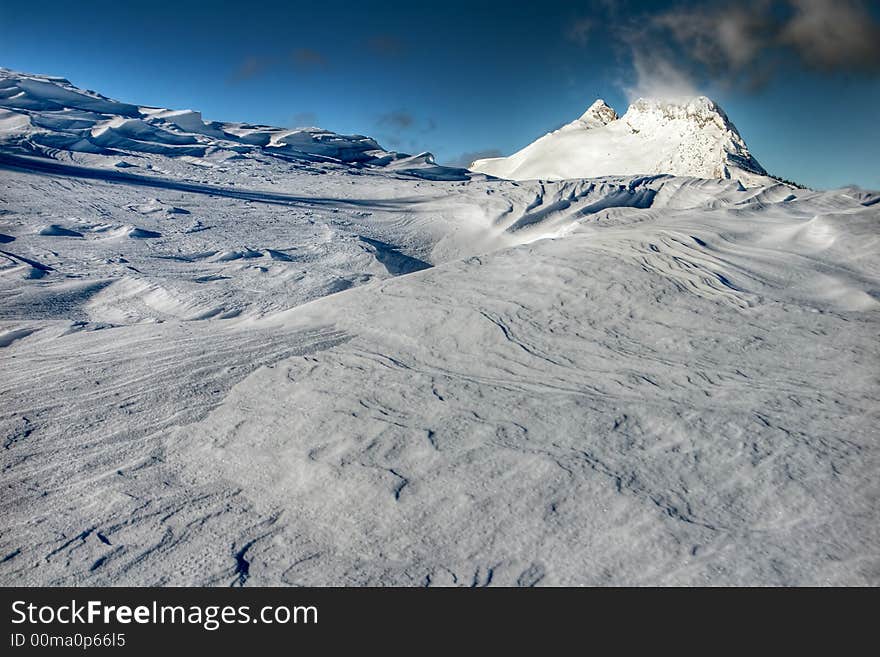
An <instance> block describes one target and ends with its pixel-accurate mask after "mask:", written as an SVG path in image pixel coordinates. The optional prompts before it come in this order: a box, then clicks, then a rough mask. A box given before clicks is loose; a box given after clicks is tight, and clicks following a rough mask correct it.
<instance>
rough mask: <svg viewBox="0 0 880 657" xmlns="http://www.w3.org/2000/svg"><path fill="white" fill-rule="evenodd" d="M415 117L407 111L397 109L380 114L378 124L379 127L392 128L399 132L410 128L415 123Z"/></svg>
mask: <svg viewBox="0 0 880 657" xmlns="http://www.w3.org/2000/svg"><path fill="white" fill-rule="evenodd" d="M415 122H416V120H415V117H413V115H412V114H410V113H409V112H407V111H404V110H395V111H393V112H388V113H386V114H382V115H380V116H379V118H378V120H377V121H376V125H378V126H379V127H384V128H390V129H392V130H395V131H397V132H401V131H403V130H408V129H409V128H411V127H412V126H413V125H415Z"/></svg>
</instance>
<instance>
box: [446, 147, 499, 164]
mask: <svg viewBox="0 0 880 657" xmlns="http://www.w3.org/2000/svg"><path fill="white" fill-rule="evenodd" d="M487 157H502V153H501V151H499V150H498V149H497V148H487V149H485V150H482V151H469V152H467V153H462V154H461V155H459V156H458V157H455V158H453V159H451V160H449V161H448V162H446V166H450V167H461V168H463V169H467V168H468V167H469V166H470V165H471V164H472V163H473V162H474V160H482V159H483V158H487Z"/></svg>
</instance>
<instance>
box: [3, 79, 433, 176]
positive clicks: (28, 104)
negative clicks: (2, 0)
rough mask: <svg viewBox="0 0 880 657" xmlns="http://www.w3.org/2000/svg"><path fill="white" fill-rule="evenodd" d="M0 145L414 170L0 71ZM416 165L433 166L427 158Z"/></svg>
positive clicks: (65, 152)
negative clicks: (261, 157)
mask: <svg viewBox="0 0 880 657" xmlns="http://www.w3.org/2000/svg"><path fill="white" fill-rule="evenodd" d="M0 142H2V144H3V149H4V150H5V151H7V152H13V153H21V154H25V155H42V156H48V157H53V158H56V159H71V158H72V159H79V160H83V158H82V157H79V158H77V157H76V156H75V155H74V154H78V155H80V156H81V155H83V154H93V155H104V156H108V155H109V156H112V155H118V156H138V155H146V154H153V155H164V156H167V157H183V158H186V160H188V161H189V162H191V163H195V164H205V165H211V164H219V163H222V162H224V161H227V160H230V159H235V158H241V157H243V156H245V155H258V154H259V155H265V156H270V157H273V158H277V159H279V160H288V161H291V162H298V163H303V162H314V163H322V162H326V163H344V164H349V165H373V166H382V165H387V164H391V163H397V164H398V165H400V164H417V162H416V161H415V160H414V159H413V158H411V157H410V156H408V155H405V154H400V153H396V152H393V151H386V150H384V149H383V148H381V147H380V146H379V144H377V143H376V141H374V140H373V139H371V138H369V137H364V136H363V135H339V134H336V133H334V132H330V131H327V130H321V129H319V128H298V129H293V130H292V129H285V128H273V127H271V126H265V125H250V124H247V123H220V122H217V121H204V120H203V119H202V115H201V113H200V112H196V111H192V110H167V109H162V108H156V107H140V106H135V105H131V104H128V103H123V102H119V101H116V100H112V99H110V98H106V97H105V96H102V95H100V94H98V93H95V92H93V91H86V90H83V89H79V88H77V87H75V86H73V85H72V84H71V83H70V82H69V81H68V80H66V79H64V78H60V77H52V76H45V75H32V74H26V73H18V72H15V71H11V70H9V69H4V68H0ZM417 158H418V159H420V160H421V163H422V164H429V165H430V164H433V158H432V157H431V156H430V154H429V153H423V154H421V155H420V156H417ZM135 162H136V161H135ZM132 164H133V161H131V160H126V159H124V158H123V159H120V160H118V161H117V162H116V165H117V166H119V167H125V166H130V165H132Z"/></svg>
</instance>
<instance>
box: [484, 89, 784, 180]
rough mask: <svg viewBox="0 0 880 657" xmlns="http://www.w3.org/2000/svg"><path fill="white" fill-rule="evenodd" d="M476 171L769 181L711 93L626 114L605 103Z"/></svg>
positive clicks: (641, 104) (645, 103) (644, 105)
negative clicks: (667, 175)
mask: <svg viewBox="0 0 880 657" xmlns="http://www.w3.org/2000/svg"><path fill="white" fill-rule="evenodd" d="M471 169H472V170H474V171H479V172H482V173H487V174H490V175H494V176H499V177H502V178H512V179H515V180H527V179H534V178H545V179H566V178H594V177H598V176H606V175H634V174H654V173H668V174H673V175H678V176H693V177H697V178H718V179H728V178H734V179H737V180H740V181H741V182H742V183H743V184H745V185H747V186H750V185H755V184H764V183H766V182H767V179H766V171H765V170H764V168H763V167H762V166H761V165H760V164H759V163H758V161H757V160H756V159H755V158H754V156H752V154H751V153H750V152H749V150H748V147H747V146H746V143H745V141H744V140H743V138H742V136H741V135H740V134H739V132H738V131H737V129H736V127H735V126H734V125H733V123H732V122H731V121H730V119H729V118H728V117H727V114H725V112H724V110H722V109H721V107H720V106H719V105H718V104H717V103H716V102H714V101H713V100H711V99H709V98H707V97H705V96H697V97H691V98H681V99H672V100H670V99H651V98H639V99H638V100H636V101H634V102H633V103H632V104H631V105H630V106H629V108H628V109H627V111H626V113H625V114H624V115H623V116H618V115H617V113H616V112H615V111H614V110H613V109H612V108H611V107H609V106H608V105H607V104H606V103H605V101H604V100H601V99H600V100H597V101H596V102H594V103H593V104H592V105H591V106H590V107H589V108H588V109H587V111H586V112H584V114H583V115H581V117H579V118H578V119H576V120H575V121H572V122H571V123H569V124H566V125H565V126H563V127H562V128H560V129H559V130H557V131H555V132H551V133H549V134H547V135H545V136H543V137H541V138H540V139H538V140H537V141H535V142H533V143H532V144H530V145H528V146H526V147H525V148H524V149H522V150H521V151H519V152H517V153H514V154H513V155H511V156H509V157H501V158H491V159H483V160H477V161H476V162H474V163H473V164H472V165H471Z"/></svg>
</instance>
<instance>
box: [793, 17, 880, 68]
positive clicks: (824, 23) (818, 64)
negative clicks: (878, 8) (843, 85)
mask: <svg viewBox="0 0 880 657" xmlns="http://www.w3.org/2000/svg"><path fill="white" fill-rule="evenodd" d="M790 4H791V5H792V6H793V7H794V15H793V16H792V18H791V19H790V20H789V21H788V22H787V23H785V24H784V25H783V26H782V28H781V30H780V32H779V35H778V39H779V42H780V43H782V44H784V45H788V46H791V47H792V48H794V49H795V51H796V52H797V53H798V54H799V55H800V57H801V58H802V59H803V61H804V63H806V64H807V65H809V66H812V67H813V68H816V69H819V70H822V71H827V72H836V71H855V72H863V73H871V74H874V75H876V74H878V73H880V22H878V21H877V19H876V17H874V16H872V15H871V13H870V12H869V11H868V10H867V8H866V7H865V6H864V5H863V4H862V3H860V2H854V1H849V2H847V1H845V0H836V1H831V0H791V2H790Z"/></svg>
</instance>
